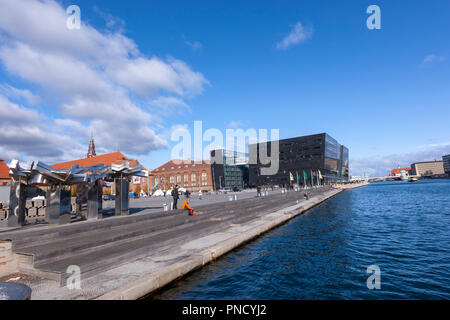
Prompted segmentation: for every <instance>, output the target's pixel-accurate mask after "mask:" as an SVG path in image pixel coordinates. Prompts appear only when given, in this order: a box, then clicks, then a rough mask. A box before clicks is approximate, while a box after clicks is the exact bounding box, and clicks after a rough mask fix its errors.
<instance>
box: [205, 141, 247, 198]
mask: <svg viewBox="0 0 450 320" xmlns="http://www.w3.org/2000/svg"><path fill="white" fill-rule="evenodd" d="M211 170H212V177H213V186H214V190H219V189H223V188H231V189H232V188H235V187H237V188H239V189H243V188H246V187H247V186H248V154H247V153H242V152H237V151H230V150H224V149H218V150H212V151H211Z"/></svg>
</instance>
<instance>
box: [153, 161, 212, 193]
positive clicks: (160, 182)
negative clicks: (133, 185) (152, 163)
mask: <svg viewBox="0 0 450 320" xmlns="http://www.w3.org/2000/svg"><path fill="white" fill-rule="evenodd" d="M212 181H213V179H212V171H211V163H210V162H209V161H201V162H200V161H195V162H194V161H187V160H170V161H169V162H166V163H165V164H163V165H162V166H160V167H158V168H156V169H154V170H152V171H151V172H150V189H151V190H152V189H154V188H155V185H156V188H155V189H161V190H168V189H170V188H171V186H172V185H175V184H178V185H179V186H180V187H182V188H185V189H187V190H189V191H198V190H213V182H212Z"/></svg>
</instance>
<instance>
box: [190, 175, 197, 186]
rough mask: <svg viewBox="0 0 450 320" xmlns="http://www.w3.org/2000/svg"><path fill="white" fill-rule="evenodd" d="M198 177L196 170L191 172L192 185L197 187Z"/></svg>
mask: <svg viewBox="0 0 450 320" xmlns="http://www.w3.org/2000/svg"><path fill="white" fill-rule="evenodd" d="M196 179H197V175H196V174H195V172H192V173H191V186H192V187H195V180H196Z"/></svg>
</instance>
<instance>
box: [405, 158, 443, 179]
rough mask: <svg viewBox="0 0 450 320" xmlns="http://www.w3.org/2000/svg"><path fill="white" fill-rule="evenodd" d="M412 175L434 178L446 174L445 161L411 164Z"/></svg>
mask: <svg viewBox="0 0 450 320" xmlns="http://www.w3.org/2000/svg"><path fill="white" fill-rule="evenodd" d="M411 174H412V175H413V176H424V175H425V176H432V175H440V174H445V172H444V161H436V160H435V161H423V162H415V163H413V164H411Z"/></svg>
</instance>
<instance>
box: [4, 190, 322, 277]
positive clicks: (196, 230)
mask: <svg viewBox="0 0 450 320" xmlns="http://www.w3.org/2000/svg"><path fill="white" fill-rule="evenodd" d="M321 192H323V190H320V189H317V190H314V191H310V192H309V193H310V195H311V196H313V195H314V194H317V193H321ZM302 195H303V193H302V192H288V193H285V194H276V195H271V196H267V197H262V198H251V199H244V200H239V201H228V202H222V203H214V204H208V205H203V206H201V207H198V208H196V211H197V212H198V215H197V216H189V215H187V213H186V212H185V211H181V210H176V211H166V212H157V213H145V211H144V212H142V213H139V214H133V215H130V216H119V217H110V218H105V219H102V220H96V221H83V222H77V223H72V224H69V225H63V226H42V227H34V228H31V229H28V230H27V229H24V230H19V231H14V232H0V240H12V250H13V252H14V253H15V254H16V257H17V258H18V265H19V271H20V272H22V273H25V274H31V275H36V276H39V277H42V278H47V279H52V280H56V281H59V282H60V283H61V284H62V285H63V284H64V283H65V281H66V279H67V277H68V276H70V274H68V273H67V269H68V267H69V266H72V265H76V266H78V267H79V268H80V271H81V277H82V279H86V278H88V277H91V276H94V275H96V274H98V273H101V272H104V271H105V270H108V269H111V268H114V267H118V266H120V265H122V264H126V263H127V262H130V261H134V260H137V259H139V258H142V257H144V256H147V255H150V254H153V253H155V252H163V251H164V250H167V249H168V248H170V247H171V246H174V245H180V244H183V243H186V242H188V241H190V240H194V239H198V238H200V237H202V236H206V235H208V234H211V233H214V232H217V231H220V230H224V229H226V228H228V227H230V225H232V224H233V225H235V224H242V223H246V222H249V221H251V220H254V219H258V218H259V217H260V216H261V215H264V214H265V213H268V212H271V211H275V210H279V209H281V208H283V207H287V206H290V205H293V204H295V203H298V201H302V199H303V196H302Z"/></svg>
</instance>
